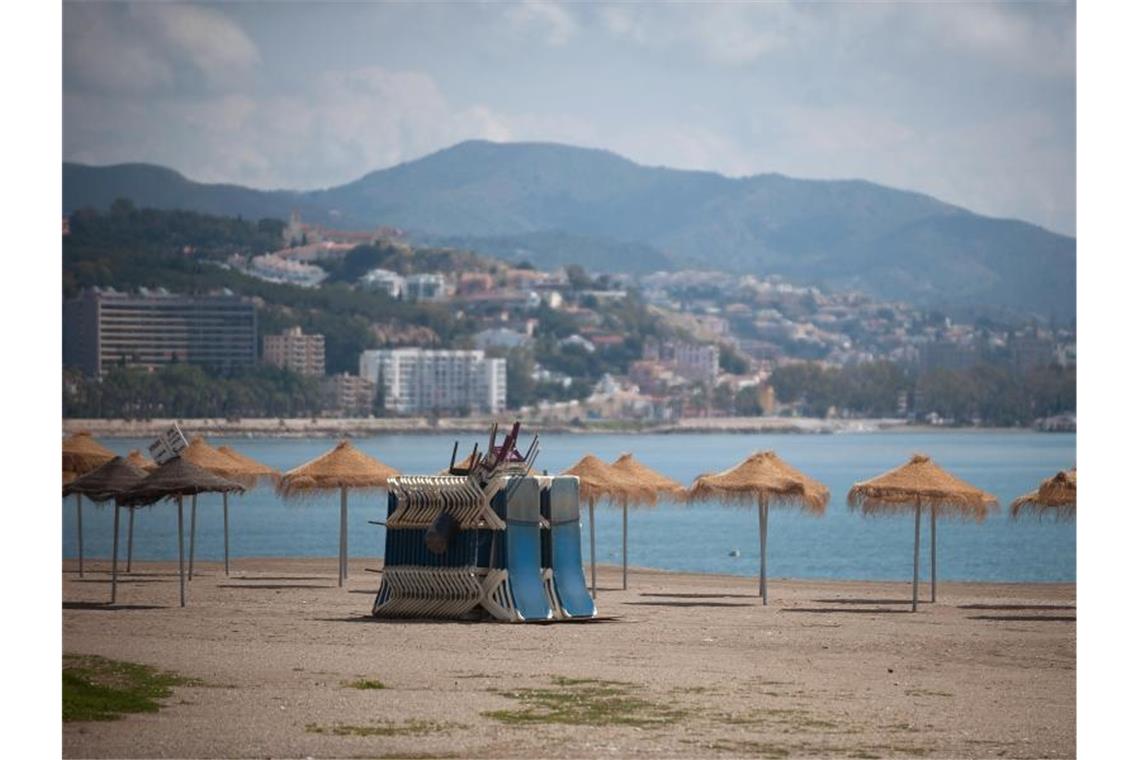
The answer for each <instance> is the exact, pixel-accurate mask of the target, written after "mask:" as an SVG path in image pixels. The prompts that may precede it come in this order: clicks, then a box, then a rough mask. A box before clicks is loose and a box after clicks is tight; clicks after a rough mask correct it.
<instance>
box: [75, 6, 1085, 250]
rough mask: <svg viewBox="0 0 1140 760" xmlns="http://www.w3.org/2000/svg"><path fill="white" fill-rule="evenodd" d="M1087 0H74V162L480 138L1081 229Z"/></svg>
mask: <svg viewBox="0 0 1140 760" xmlns="http://www.w3.org/2000/svg"><path fill="white" fill-rule="evenodd" d="M1075 47H1076V44H1075V11H1074V7H1073V5H1072V4H1069V3H1045V2H1038V3H1028V2H1022V3H1000V4H986V3H958V4H955V5H953V6H948V5H946V4H940V5H935V4H929V3H905V4H887V3H865V4H856V3H835V4H822V3H813V4H808V3H796V4H792V3H781V2H771V3H732V4H721V5H711V4H707V3H706V4H672V5H650V4H644V5H639V4H629V3H620V4H618V3H614V4H609V3H601V2H599V3H576V4H574V3H557V2H525V3H512V4H508V3H465V4H443V3H432V4H426V3H421V4H411V3H376V4H363V3H355V4H334V3H311V4H309V3H279V4H275V3H268V2H258V3H226V4H183V5H172V4H158V3H106V4H104V3H91V2H84V3H65V5H64V14H63V58H64V61H63V64H64V66H63V72H64V73H63V97H64V110H63V114H64V130H63V133H64V146H63V153H64V158H65V159H67V160H74V161H83V162H87V163H95V164H107V163H118V162H124V161H149V162H154V163H159V164H164V165H166V166H170V167H172V168H175V169H177V170H179V171H181V172H182V173H184V174H186V175H187V176H188V177H190V178H192V179H196V180H201V181H227V182H236V183H240V184H245V185H251V186H254V187H261V188H296V189H314V188H318V187H326V186H330V185H336V184H340V183H343V182H346V181H349V180H352V179H356V178H357V177H359V176H361V175H363V174H365V173H367V172H369V171H372V170H374V169H380V168H384V167H387V166H392V165H394V164H397V163H400V162H402V161H406V160H408V159H413V158H417V157H419V156H422V155H425V154H427V153H430V152H432V151H435V150H438V149H440V148H444V147H447V146H448V145H452V144H454V143H456V142H459V141H461V140H465V139H469V138H485V139H491V140H497V141H521V140H543V141H553V142H563V143H570V144H575V145H585V146H592V147H601V148H607V149H610V150H612V151H614V152H616V153H619V154H621V155H624V156H626V157H628V158H631V159H633V160H635V161H638V162H639V163H644V164H651V165H661V166H671V167H677V168H687V169H709V170H713V171H718V172H721V173H723V174H728V175H731V176H742V175H747V174H756V173H761V172H772V171H774V172H781V173H784V174H787V175H790V176H794V177H809V178H862V179H868V180H872V181H875V182H881V183H883V184H887V185H891V186H894V187H900V188H907V189H913V190H919V191H922V192H926V193H930V194H932V195H934V196H936V197H938V198H941V199H943V200H946V201H950V202H952V203H957V204H960V205H963V206H965V207H967V208H970V209H972V210H975V211H978V212H980V213H984V214H990V215H995V216H1012V217H1017V218H1021V219H1025V220H1027V221H1031V222H1034V223H1037V224H1041V225H1043V226H1045V227H1048V228H1050V229H1053V230H1056V231H1059V232H1064V233H1068V234H1072V233H1073V231H1074V228H1075V218H1076V200H1075V197H1076V188H1075V177H1076V76H1075V74H1076V71H1075V70H1076V58H1075Z"/></svg>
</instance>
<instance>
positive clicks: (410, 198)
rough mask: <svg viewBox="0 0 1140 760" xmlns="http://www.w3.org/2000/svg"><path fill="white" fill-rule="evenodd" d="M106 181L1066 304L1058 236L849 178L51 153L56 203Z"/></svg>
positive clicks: (1064, 262)
mask: <svg viewBox="0 0 1140 760" xmlns="http://www.w3.org/2000/svg"><path fill="white" fill-rule="evenodd" d="M118 196H124V197H129V198H131V199H132V200H133V201H134V202H135V203H136V205H139V206H155V207H160V208H176V207H177V208H189V209H194V210H200V211H207V212H211V213H228V214H241V215H243V216H246V217H260V216H277V217H284V216H286V215H287V214H288V212H289V210H290V209H293V208H297V209H299V210H300V211H301V213H302V215H303V216H304V217H305V218H306V220H308V221H313V222H318V223H321V224H329V225H335V226H341V227H372V226H376V225H380V224H387V225H392V226H396V227H401V228H404V229H407V230H409V231H411V233H412V234H413V236H415V237H417V238H420V239H425V240H430V241H432V242H433V243H439V242H443V241H451V242H452V243H453V244H456V245H465V246H470V247H473V248H475V249H476V250H482V251H486V252H488V253H493V254H495V255H500V256H505V257H509V258H512V259H516V260H519V259H527V260H529V261H530V262H531V263H533V264H535V265H536V266H540V267H544V266H555V265H557V264H562V263H567V262H572V261H576V262H579V263H581V264H583V265H584V266H586V267H589V268H595V269H599V270H607V271H630V272H644V271H652V270H655V269H661V268H667V269H677V268H685V267H714V268H718V269H724V270H727V271H732V272H741V273H755V274H782V275H785V276H787V277H789V278H791V279H793V280H795V281H799V282H804V283H810V284H817V285H820V286H823V287H828V286H836V287H858V288H861V289H863V290H866V291H867V292H869V293H872V294H874V295H876V296H878V297H881V298H887V299H898V300H906V301H911V302H914V303H917V304H921V305H926V306H930V307H938V308H948V309H962V308H974V309H983V310H985V309H997V310H1014V311H1019V312H1030V313H1037V314H1039V315H1042V316H1045V317H1050V316H1052V317H1056V318H1058V319H1065V320H1068V319H1070V318H1072V317H1073V316H1074V315H1075V312H1076V241H1075V240H1074V239H1073V238H1071V237H1066V236H1063V235H1058V234H1055V233H1052V232H1049V231H1048V230H1045V229H1042V228H1040V227H1036V226H1034V225H1030V224H1026V223H1024V222H1019V221H1015V220H1006V219H993V218H989V217H983V216H980V215H978V214H974V213H972V212H970V211H968V210H966V209H963V208H959V207H956V206H952V205H950V204H947V203H943V202H941V201H939V200H937V199H935V198H931V197H929V196H926V195H922V194H919V193H912V192H906V191H901V190H894V189H891V188H887V187H883V186H881V185H875V184H873V183H870V182H864V181H858V180H854V181H848V180H845V181H826V180H799V179H792V178H789V177H784V176H781V175H776V174H763V175H757V176H753V177H747V178H741V179H733V178H728V177H724V176H721V175H719V174H714V173H711V172H695V171H680V170H675V169H665V168H654V167H646V166H641V165H639V164H636V163H634V162H632V161H629V160H627V159H624V158H622V157H620V156H617V155H615V154H613V153H609V152H607V151H602V150H593V149H585V148H575V147H570V146H564V145H553V144H539V143H511V144H497V143H489V142H480V141H473V142H464V143H460V144H459V145H456V146H454V147H451V148H448V149H446V150H442V151H439V152H437V153H433V154H431V155H429V156H425V157H424V158H421V159H418V160H416V161H410V162H408V163H405V164H401V165H399V166H395V167H392V168H390V169H384V170H381V171H377V172H372V173H370V174H367V175H365V176H364V177H361V178H360V179H359V180H356V181H355V182H350V183H348V184H346V185H342V186H340V187H334V188H330V189H327V190H320V191H313V192H284V191H275V192H263V191H257V190H250V189H247V188H242V187H238V186H234V185H203V184H198V183H195V182H191V181H189V180H187V179H186V178H184V177H182V176H181V175H179V174H177V173H175V172H172V171H170V170H168V169H162V168H160V167H154V166H147V165H141V164H134V165H123V166H111V167H104V168H95V167H88V166H81V165H77V164H65V165H64V210H65V211H69V210H72V209H74V208H77V207H79V206H83V205H94V206H97V207H102V208H106V207H107V205H109V204H110V202H111V201H112V200H113V199H114V198H115V197H118Z"/></svg>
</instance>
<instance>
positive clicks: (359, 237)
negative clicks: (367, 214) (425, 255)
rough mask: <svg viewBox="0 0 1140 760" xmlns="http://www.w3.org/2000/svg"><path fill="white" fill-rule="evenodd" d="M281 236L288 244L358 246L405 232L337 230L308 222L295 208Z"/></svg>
mask: <svg viewBox="0 0 1140 760" xmlns="http://www.w3.org/2000/svg"><path fill="white" fill-rule="evenodd" d="M281 236H282V238H283V239H284V241H285V244H286V245H288V246H297V245H306V244H309V243H340V244H344V245H351V246H357V245H370V244H373V243H376V242H378V241H381V240H390V239H398V238H401V237H403V236H404V233H403V231H402V230H400V229H397V228H395V227H377V228H376V229H374V230H363V231H361V230H337V229H332V228H330V227H322V226H321V225H318V224H306V223H305V222H303V221H302V220H301V214H300V212H298V211H296V210H294V211H293V212H292V213H290V214H289V224H287V225H286V226H285V228H284V229H283V230H282V231H281Z"/></svg>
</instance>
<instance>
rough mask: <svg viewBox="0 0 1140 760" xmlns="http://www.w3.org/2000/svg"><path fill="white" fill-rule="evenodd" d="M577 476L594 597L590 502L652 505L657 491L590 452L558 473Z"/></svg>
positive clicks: (594, 566)
mask: <svg viewBox="0 0 1140 760" xmlns="http://www.w3.org/2000/svg"><path fill="white" fill-rule="evenodd" d="M562 474H563V475H575V476H577V478H578V493H579V495H580V496H582V497H584V498H585V499H586V501H587V502H588V503H589V505H590V592H591V594H592V595H593V596H594V598H597V596H598V569H597V562H596V561H595V560H596V557H595V553H594V552H595V549H594V504H595V503H596V502H598V501H599V500H603V499H604V500H606V501H610V502H612V503H614V504H620V505H622V506H623V507H628V506H629V505H630V504H633V505H639V504H655V503H656V502H657V493H656V491H654V490H653V488H651V487H650V486H648V485H646V484H643V483H639V482H638V481H636V480H634V479H633V478H631V477H630V476H629V475H627V474H625V473H624V472H622V471H620V470H615V469H614V468H613V467H612V466H611V465H608V464H606V463H605V462H603V461H602V460H601V459H598V458H597V457H596V456H594V455H593V454H587V455H586V456H584V457H582V458H581V459H579V460H578V462H577V463H576V464H575V465H574V466H573V467H571V468H570V469H568V470H566V471H565V472H563V473H562Z"/></svg>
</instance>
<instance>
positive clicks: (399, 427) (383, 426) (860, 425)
mask: <svg viewBox="0 0 1140 760" xmlns="http://www.w3.org/2000/svg"><path fill="white" fill-rule="evenodd" d="M515 419H517V418H516V417H512V416H509V415H505V416H503V417H501V418H494V417H462V418H440V419H434V420H433V419H430V418H427V417H399V418H387V417H385V418H328V419H322V418H256V419H255V418H247V419H237V420H227V419H221V418H203V419H174V418H166V419H161V418H155V419H150V420H123V419H90V418H88V419H78V418H73V419H64V420H63V432H64V434H65V435H66V434H71V433H75V432H78V431H80V430H85V431H88V432H90V433H91V434H92V435H94V436H97V437H100V438H149V437H155V436H158V435H159V434H161V433H163V432H165V431H166V430H168V429H169V428H170V427H171V426H172V425H174V424H177V425H178V426H179V427H180V428H182V430H183V431H184V432H186V433H188V434H200V435H206V436H225V437H232V438H242V437H244V438H368V437H371V436H376V435H399V434H416V433H440V434H455V433H463V434H472V433H473V434H480V435H483V434H486V432H487V431H488V430H489V429H490V427H491V425H492V424H493V423H494V422H498V423H499V425H500V427H502V426H504V425H510V424H511V423H513V422H514V420H515ZM523 424H524V427H525V430H526V432H530V433H564V434H579V435H600V434H613V435H623V434H625V435H628V434H634V433H644V434H649V435H686V434H717V433H720V434H725V433H732V434H741V435H757V434H762V435H770V434H787V435H857V434H860V433H939V432H946V433H998V432H1000V433H1025V434H1030V433H1033V434H1038V433H1042V434H1047V433H1046V431H1040V430H1036V429H1035V428H994V427H979V428H975V427H939V426H933V425H917V424H908V423H907V422H906V421H905V420H898V419H857V420H839V419H835V420H825V419H818V418H805V417H694V418H689V419H683V420H678V421H676V422H670V423H658V424H648V423H646V424H643V423H639V422H635V421H617V420H597V421H591V422H585V423H582V424H581V425H572V424H569V423H551V422H542V421H526V420H524V421H523Z"/></svg>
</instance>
